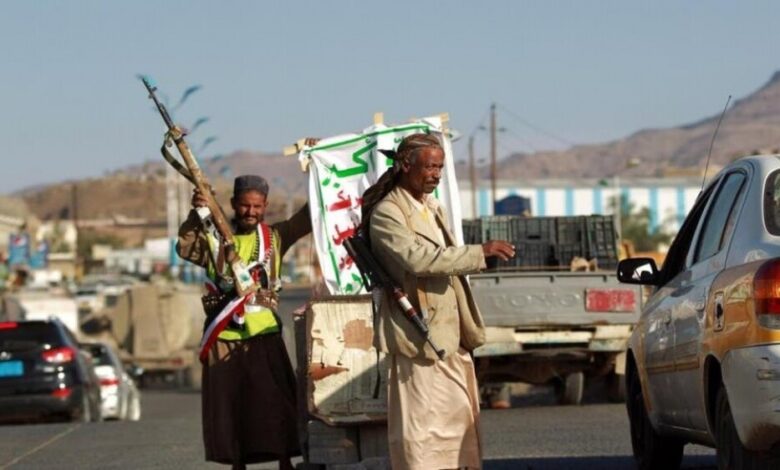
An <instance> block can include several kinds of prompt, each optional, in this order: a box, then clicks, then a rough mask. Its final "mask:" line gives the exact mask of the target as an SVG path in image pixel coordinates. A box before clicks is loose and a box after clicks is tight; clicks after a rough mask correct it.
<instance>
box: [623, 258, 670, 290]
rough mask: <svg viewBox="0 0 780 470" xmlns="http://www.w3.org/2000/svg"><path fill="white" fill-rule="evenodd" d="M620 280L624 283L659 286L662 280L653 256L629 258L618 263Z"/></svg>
mask: <svg viewBox="0 0 780 470" xmlns="http://www.w3.org/2000/svg"><path fill="white" fill-rule="evenodd" d="M617 277H618V281H620V282H622V283H624V284H639V285H645V286H657V285H659V284H660V282H661V276H660V272H659V271H658V267H657V266H656V265H655V260H654V259H653V258H628V259H624V260H623V261H621V262H620V263H618V267H617Z"/></svg>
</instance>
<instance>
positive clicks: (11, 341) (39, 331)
mask: <svg viewBox="0 0 780 470" xmlns="http://www.w3.org/2000/svg"><path fill="white" fill-rule="evenodd" d="M44 344H48V345H50V346H60V345H61V344H62V340H61V339H60V336H59V334H57V330H56V328H54V325H51V324H49V323H45V322H20V323H16V322H2V323H0V351H22V350H29V349H35V348H37V347H39V346H42V345H44Z"/></svg>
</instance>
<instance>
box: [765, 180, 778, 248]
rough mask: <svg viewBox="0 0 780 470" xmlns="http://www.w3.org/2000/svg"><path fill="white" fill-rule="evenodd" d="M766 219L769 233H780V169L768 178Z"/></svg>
mask: <svg viewBox="0 0 780 470" xmlns="http://www.w3.org/2000/svg"><path fill="white" fill-rule="evenodd" d="M764 221H765V222H766V228H767V230H769V233H771V234H772V235H780V170H776V171H774V172H773V173H772V174H770V175H769V178H767V180H766V191H764Z"/></svg>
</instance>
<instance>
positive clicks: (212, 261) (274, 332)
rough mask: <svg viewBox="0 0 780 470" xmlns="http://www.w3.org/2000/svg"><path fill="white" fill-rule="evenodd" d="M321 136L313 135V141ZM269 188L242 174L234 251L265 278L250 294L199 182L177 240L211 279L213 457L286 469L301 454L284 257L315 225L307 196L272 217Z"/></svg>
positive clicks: (206, 348)
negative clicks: (242, 291) (283, 308)
mask: <svg viewBox="0 0 780 470" xmlns="http://www.w3.org/2000/svg"><path fill="white" fill-rule="evenodd" d="M315 142H316V139H308V140H307V145H314V143H315ZM268 191H269V188H268V183H267V182H266V180H265V179H264V178H262V177H260V176H256V175H245V176H239V177H238V178H236V179H235V183H234V186H233V198H232V199H231V200H230V203H231V206H232V208H233V211H234V212H235V217H234V218H233V220H232V224H231V225H232V229H233V234H234V236H233V238H234V248H233V249H234V252H235V253H236V254H237V255H238V256H239V257H240V258H241V260H242V261H243V262H244V263H245V265H246V266H247V267H248V268H249V271H250V273H251V275H252V277H253V279H254V281H255V282H256V283H257V285H259V286H260V288H259V289H258V290H257V291H256V292H254V293H253V294H250V295H249V296H248V297H246V298H245V299H246V300H243V299H242V297H241V296H238V295H237V293H236V291H235V289H234V287H233V282H232V272H231V268H230V265H229V263H227V262H226V260H225V254H224V253H223V252H222V251H221V250H220V241H219V240H217V239H216V237H215V236H214V234H212V233H209V231H208V230H207V229H206V228H205V227H204V224H202V222H201V218H200V217H199V215H198V213H197V211H198V210H199V209H200V208H203V207H206V205H207V200H206V198H205V197H204V196H203V194H201V193H200V191H198V190H197V189H196V190H195V192H194V195H193V197H192V206H193V211H191V212H190V215H189V217H188V218H187V220H186V221H185V222H184V223H183V224H182V225H181V227H180V228H179V240H178V244H177V246H176V251H177V252H178V253H179V256H181V257H182V258H184V259H186V260H188V261H190V262H192V263H195V264H197V265H199V266H202V267H204V268H206V270H207V274H208V277H209V280H210V281H211V282H210V283H209V294H208V295H206V296H205V297H204V299H203V300H204V302H203V303H204V309H205V310H206V317H207V318H206V331H205V333H204V340H203V342H202V343H201V347H202V348H203V350H202V355H201V357H202V358H205V360H204V365H203V387H202V411H203V440H204V445H205V448H206V460H209V461H214V462H220V463H225V464H232V465H233V468H237V469H241V468H246V464H248V463H257V462H267V461H272V460H278V461H279V468H280V469H292V468H293V467H292V464H291V462H290V457H291V456H295V455H299V454H300V451H299V442H298V433H297V428H296V426H297V419H296V412H297V409H296V391H295V390H296V387H295V375H294V372H293V369H292V366H291V364H290V359H289V357H288V355H287V350H286V349H285V346H284V342H283V341H282V336H281V327H282V323H281V321H280V319H279V317H278V316H277V311H276V310H277V305H278V292H279V289H280V281H279V279H280V274H281V273H280V268H281V261H282V257H283V256H284V254H285V253H286V252H287V250H288V249H289V248H290V247H291V246H292V245H293V244H294V243H295V242H296V241H297V240H299V239H300V238H301V237H303V236H304V235H306V234H308V233H310V232H311V219H310V217H309V208H308V204H307V205H305V206H304V207H302V208H301V209H300V210H299V211H298V212H297V213H296V214H295V215H293V216H292V218H290V219H289V220H286V221H284V222H280V223H276V224H273V225H268V224H266V223H265V222H264V220H263V219H264V215H265V211H266V208H267V205H268V201H267V198H268ZM225 314H227V315H225ZM223 317H224V318H225V319H226V320H225V321H220V318H223Z"/></svg>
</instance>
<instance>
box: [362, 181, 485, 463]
mask: <svg viewBox="0 0 780 470" xmlns="http://www.w3.org/2000/svg"><path fill="white" fill-rule="evenodd" d="M430 202H431V203H432V202H433V201H430ZM444 220H446V219H445V217H444V216H443V213H442V212H441V210H440V209H439V208H438V207H436V206H435V205H434V204H430V205H423V204H422V203H420V202H418V201H415V200H414V199H412V198H411V196H410V195H409V194H408V193H406V191H405V190H403V189H401V188H396V189H394V190H393V191H392V192H391V193H390V194H389V195H388V196H387V197H386V199H385V200H383V201H382V202H380V204H379V205H378V206H377V208H376V210H375V212H374V215H372V219H371V242H372V248H373V250H374V253H375V254H376V255H378V257H381V258H382V260H383V261H384V263H383V264H384V266H385V267H386V268H388V271H389V272H390V275H391V276H392V277H394V279H395V281H396V282H398V283H402V285H403V286H404V290H405V291H406V292H407V293H408V294H410V295H411V297H412V298H411V301H412V302H413V303H414V304H415V307H416V308H417V309H418V311H423V310H425V311H426V313H427V315H428V324H429V327H430V329H431V335H432V337H433V339H434V341H435V342H436V343H437V345H438V347H441V348H444V350H445V352H446V356H445V358H444V360H441V361H440V360H433V359H431V356H432V351H429V350H427V347H426V346H424V343H422V337H421V336H420V334H419V333H418V332H416V331H413V330H412V331H409V330H410V329H409V325H408V324H407V323H408V321H407V320H405V319H403V317H402V315H403V314H402V313H401V312H398V311H395V308H396V307H395V304H394V303H386V304H381V305H380V328H379V332H378V334H379V341H378V343H379V346H380V348H381V349H382V350H383V351H385V352H387V353H388V354H389V360H390V377H389V380H388V387H389V390H388V444H389V448H390V460H391V463H392V467H393V469H394V470H436V469H454V468H472V469H478V468H481V446H480V440H479V399H478V396H479V392H478V386H477V380H476V375H475V372H474V363H473V361H472V359H471V357H470V356H469V353H468V351H467V350H466V349H464V347H463V346H466V345H471V347H474V346H476V345H479V344H481V341H482V338H484V330H483V327H482V319H481V316H480V315H479V310H478V309H477V307H476V304H475V303H474V302H473V298H472V297H471V291H470V289H469V287H468V283H467V282H466V281H465V279H464V278H462V277H461V276H458V274H461V273H465V272H476V271H478V270H479V269H480V268H483V267H484V257H483V255H482V249H481V247H479V246H467V247H455V246H454V243H453V242H454V237H453V236H452V233H451V232H449V230H448V229H447V227H446V225H445V223H444ZM396 319H400V320H398V322H399V323H395V322H396ZM458 345H461V347H459V346H458ZM424 348H425V349H424ZM433 357H435V356H433Z"/></svg>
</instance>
